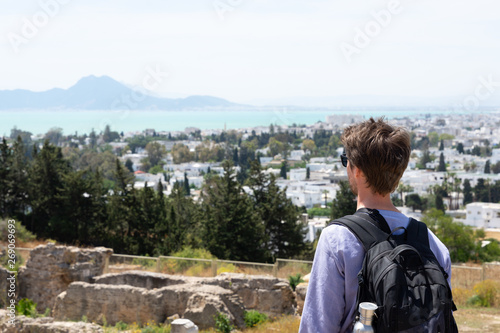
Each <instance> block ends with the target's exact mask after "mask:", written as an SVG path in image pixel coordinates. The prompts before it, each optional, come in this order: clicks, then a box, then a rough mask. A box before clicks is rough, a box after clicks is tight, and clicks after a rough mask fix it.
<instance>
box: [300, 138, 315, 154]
mask: <svg viewBox="0 0 500 333" xmlns="http://www.w3.org/2000/svg"><path fill="white" fill-rule="evenodd" d="M302 150H304V151H310V152H311V153H312V152H314V151H315V150H316V143H314V141H313V140H311V139H305V140H304V141H302Z"/></svg>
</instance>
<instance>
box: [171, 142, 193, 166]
mask: <svg viewBox="0 0 500 333" xmlns="http://www.w3.org/2000/svg"><path fill="white" fill-rule="evenodd" d="M172 158H173V159H174V163H175V164H180V163H188V162H191V161H192V160H194V155H193V154H192V153H191V152H190V151H189V148H188V146H186V145H183V144H182V143H176V144H175V145H174V146H173V147H172Z"/></svg>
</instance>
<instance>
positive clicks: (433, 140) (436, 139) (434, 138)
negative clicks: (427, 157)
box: [428, 132, 439, 147]
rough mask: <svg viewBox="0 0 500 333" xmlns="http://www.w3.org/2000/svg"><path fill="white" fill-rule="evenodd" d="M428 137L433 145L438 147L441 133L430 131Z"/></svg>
mask: <svg viewBox="0 0 500 333" xmlns="http://www.w3.org/2000/svg"><path fill="white" fill-rule="evenodd" d="M428 137H429V143H430V145H431V147H437V145H438V142H439V135H438V134H437V133H436V132H430V133H429V135H428Z"/></svg>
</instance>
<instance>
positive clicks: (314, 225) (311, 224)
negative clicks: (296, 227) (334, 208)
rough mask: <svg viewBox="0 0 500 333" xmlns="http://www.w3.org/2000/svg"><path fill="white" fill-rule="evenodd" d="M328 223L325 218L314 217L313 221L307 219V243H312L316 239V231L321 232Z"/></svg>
mask: <svg viewBox="0 0 500 333" xmlns="http://www.w3.org/2000/svg"><path fill="white" fill-rule="evenodd" d="M305 215H307V214H305ZM329 221H330V219H329V218H325V217H315V218H313V219H308V221H307V234H306V237H305V240H306V241H308V242H313V241H314V240H315V239H316V234H317V233H318V231H320V230H323V229H324V228H325V227H326V226H327V225H328V222H329Z"/></svg>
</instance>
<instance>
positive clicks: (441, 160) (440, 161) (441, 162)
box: [437, 153, 446, 172]
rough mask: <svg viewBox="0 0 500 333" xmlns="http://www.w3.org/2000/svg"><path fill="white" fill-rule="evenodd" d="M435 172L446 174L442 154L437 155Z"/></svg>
mask: <svg viewBox="0 0 500 333" xmlns="http://www.w3.org/2000/svg"><path fill="white" fill-rule="evenodd" d="M437 171H442V172H446V163H445V162H444V155H443V153H441V155H439V165H438V169H437Z"/></svg>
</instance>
